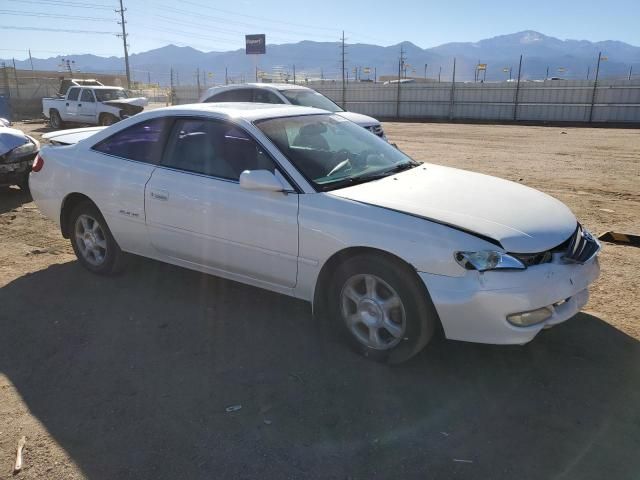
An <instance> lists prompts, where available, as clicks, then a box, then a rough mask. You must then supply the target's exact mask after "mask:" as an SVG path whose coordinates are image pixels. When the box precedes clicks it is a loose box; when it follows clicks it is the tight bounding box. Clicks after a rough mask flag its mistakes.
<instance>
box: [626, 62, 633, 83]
mask: <svg viewBox="0 0 640 480" xmlns="http://www.w3.org/2000/svg"><path fill="white" fill-rule="evenodd" d="M632 72H633V65H631V66H630V67H629V78H628V79H627V80H631V73H632Z"/></svg>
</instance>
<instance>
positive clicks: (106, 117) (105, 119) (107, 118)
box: [99, 113, 118, 127]
mask: <svg viewBox="0 0 640 480" xmlns="http://www.w3.org/2000/svg"><path fill="white" fill-rule="evenodd" d="M117 121H118V119H117V118H116V117H115V116H113V115H111V114H110V113H103V114H102V115H100V122H99V123H100V125H101V126H103V127H108V126H109V125H113V124H114V123H116V122H117Z"/></svg>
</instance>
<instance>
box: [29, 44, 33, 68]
mask: <svg viewBox="0 0 640 480" xmlns="http://www.w3.org/2000/svg"><path fill="white" fill-rule="evenodd" d="M29 62H30V63H31V71H32V72H33V58H31V49H29Z"/></svg>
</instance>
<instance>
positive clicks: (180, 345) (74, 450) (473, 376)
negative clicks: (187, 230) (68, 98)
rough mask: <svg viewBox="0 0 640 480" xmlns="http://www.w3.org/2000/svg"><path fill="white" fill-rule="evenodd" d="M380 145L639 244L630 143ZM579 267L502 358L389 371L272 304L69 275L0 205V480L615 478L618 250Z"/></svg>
mask: <svg viewBox="0 0 640 480" xmlns="http://www.w3.org/2000/svg"><path fill="white" fill-rule="evenodd" d="M17 127H18V128H23V129H24V130H25V131H27V132H31V133H33V134H34V135H36V136H37V135H40V134H42V133H43V132H45V131H47V129H46V128H45V127H44V125H43V124H30V125H22V124H19V125H17ZM385 128H386V130H387V133H388V135H389V136H390V138H391V139H392V140H393V141H394V142H397V143H398V145H399V146H400V147H401V148H402V149H403V150H405V151H407V152H408V153H409V154H411V155H412V156H413V157H414V158H416V159H418V160H423V161H431V162H435V163H442V164H446V165H451V166H456V167H461V168H465V169H469V170H475V171H479V172H483V173H487V174H491V175H497V176H500V177H504V178H507V179H510V180H514V181H517V182H522V183H524V184H527V185H529V186H532V187H535V188H538V189H541V190H543V191H545V192H547V193H549V194H551V195H553V196H555V197H557V198H559V199H560V200H562V201H563V202H565V203H567V204H568V205H569V206H570V207H571V208H572V209H573V211H574V212H575V213H576V214H577V216H578V217H579V218H580V220H581V221H582V222H583V223H584V224H585V225H586V226H587V227H589V228H590V229H591V230H593V231H595V232H597V233H601V232H603V231H605V230H616V231H622V232H635V233H640V218H639V214H640V193H639V191H638V187H639V186H640V132H639V131H638V130H633V129H628V130H624V129H588V128H558V127H525V126H489V125H451V124H412V123H387V124H386V125H385ZM601 264H602V276H601V279H600V280H599V281H598V282H597V284H596V285H595V286H594V288H593V289H592V298H591V301H590V302H589V304H588V305H587V308H586V311H585V312H584V313H581V314H579V315H577V316H576V317H575V318H573V319H571V320H570V321H568V322H566V323H565V324H562V325H560V326H558V327H556V328H553V329H551V330H548V331H544V332H542V333H541V334H540V335H539V336H538V338H536V339H535V340H534V341H533V342H532V343H530V344H528V345H526V346H524V347H497V346H486V345H474V344H467V343H461V342H448V341H445V340H442V339H438V340H436V341H434V342H433V343H432V344H431V345H429V347H428V348H427V349H426V350H425V351H424V352H423V353H422V354H420V355H419V356H418V357H416V358H415V359H414V360H413V361H411V362H410V363H408V364H406V365H404V366H402V367H396V368H389V367H386V366H382V365H378V364H375V363H371V362H369V361H367V360H365V359H362V358H360V357H358V356H356V355H354V354H352V353H351V352H350V351H348V350H347V349H346V348H344V346H343V345H341V344H340V343H338V342H337V341H336V340H335V338H334V337H333V336H332V333H331V332H328V331H326V330H325V329H324V328H323V326H322V325H318V324H314V322H313V321H312V319H311V314H310V308H309V306H308V305H307V304H305V303H303V302H300V301H297V300H294V299H291V298H287V297H283V296H280V295H276V294H273V293H269V292H265V291H262V290H258V289H255V288H252V287H247V286H244V285H240V284H237V283H233V282H229V281H224V280H220V279H217V278H215V277H210V276H205V275H201V274H199V273H195V272H191V271H187V270H183V269H180V268H177V267H172V266H168V265H163V264H160V263H157V262H153V261H149V260H144V259H134V260H133V261H132V262H131V264H130V265H129V268H128V269H127V270H126V272H125V273H124V274H123V275H121V276H118V277H115V278H101V277H97V276H94V275H91V274H90V273H88V272H86V271H85V270H83V269H82V268H81V267H80V266H79V265H78V264H77V263H76V262H75V258H74V256H73V254H72V251H71V248H70V246H69V244H68V241H66V240H64V239H62V237H61V236H60V234H59V232H58V229H57V227H55V225H54V224H53V223H52V222H50V221H48V220H46V219H44V218H43V217H42V216H41V215H40V213H39V212H38V209H37V208H36V207H35V205H34V204H33V203H32V202H31V201H30V199H29V198H28V197H26V196H25V195H24V194H22V193H21V192H20V191H19V190H17V189H14V188H12V189H6V190H4V191H0V478H23V479H67V478H69V479H80V478H82V479H84V478H90V479H116V478H117V479H128V478H131V479H180V478H189V479H205V478H206V479H211V478H278V479H281V478H305V479H306V478H336V479H347V478H351V479H374V478H407V479H412V478H463V479H467V478H468V479H472V478H473V479H475V478H482V479H485V478H491V479H501V478H504V479H513V478H519V479H549V478H558V479H560V478H562V479H574V478H575V479H581V480H583V479H602V478H608V479H622V478H628V479H637V478H638V475H639V472H640V457H639V456H638V454H637V453H638V451H640V409H639V408H638V405H640V344H639V343H638V340H640V323H639V318H638V317H639V313H640V307H639V301H638V295H639V294H640V277H639V275H638V271H639V270H640V249H639V248H634V247H628V246H619V245H611V244H606V245H605V246H604V250H603V252H602V255H601ZM232 405H241V406H242V408H241V409H239V410H237V411H235V412H229V413H228V412H226V408H227V407H229V406H232ZM22 435H26V437H27V446H26V450H25V457H24V458H25V468H24V470H23V471H22V472H21V473H20V474H18V475H16V476H15V477H12V475H11V470H12V465H13V460H14V457H15V448H16V445H17V443H18V440H19V439H20V437H21V436H22Z"/></svg>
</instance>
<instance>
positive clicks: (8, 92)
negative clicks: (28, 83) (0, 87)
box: [2, 62, 11, 98]
mask: <svg viewBox="0 0 640 480" xmlns="http://www.w3.org/2000/svg"><path fill="white" fill-rule="evenodd" d="M2 77H3V80H4V94H5V95H6V96H7V98H11V87H10V86H9V70H8V68H7V64H6V63H4V62H2Z"/></svg>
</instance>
